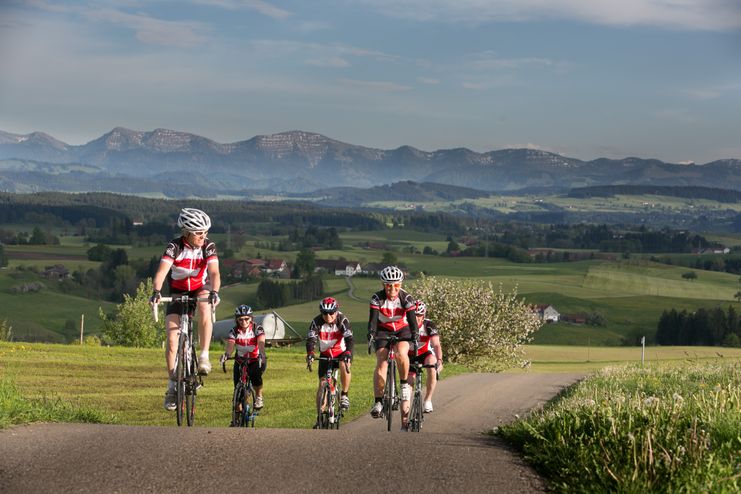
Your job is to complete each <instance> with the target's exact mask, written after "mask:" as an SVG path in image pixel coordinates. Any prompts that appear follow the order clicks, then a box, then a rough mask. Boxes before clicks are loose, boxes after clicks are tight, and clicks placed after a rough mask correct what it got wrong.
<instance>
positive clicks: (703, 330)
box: [656, 307, 741, 347]
mask: <svg viewBox="0 0 741 494" xmlns="http://www.w3.org/2000/svg"><path fill="white" fill-rule="evenodd" d="M656 343H658V344H659V345H687V346H728V347H741V322H740V321H739V315H738V313H737V312H736V310H735V309H734V308H733V307H728V310H727V311H726V310H724V309H722V308H721V307H715V308H713V309H705V308H700V309H697V310H696V311H694V312H688V311H687V310H682V311H678V310H677V309H674V308H672V309H671V310H665V311H664V312H662V314H661V317H660V318H659V322H658V325H657V328H656Z"/></svg>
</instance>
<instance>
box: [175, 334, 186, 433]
mask: <svg viewBox="0 0 741 494" xmlns="http://www.w3.org/2000/svg"><path fill="white" fill-rule="evenodd" d="M185 345H186V341H185V337H184V335H183V334H181V335H180V339H179V340H178V353H177V355H176V356H175V358H176V359H177V363H176V364H175V365H176V367H175V376H176V378H177V382H176V384H175V386H176V387H177V402H176V404H177V408H176V412H175V415H176V417H177V422H178V426H181V425H183V419H184V416H183V414H184V412H185V355H186V354H185Z"/></svg>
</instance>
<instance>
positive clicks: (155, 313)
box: [152, 295, 216, 324]
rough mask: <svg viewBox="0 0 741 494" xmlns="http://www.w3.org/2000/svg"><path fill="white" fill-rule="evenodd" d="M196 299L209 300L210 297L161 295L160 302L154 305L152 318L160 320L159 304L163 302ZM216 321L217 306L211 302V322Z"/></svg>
mask: <svg viewBox="0 0 741 494" xmlns="http://www.w3.org/2000/svg"><path fill="white" fill-rule="evenodd" d="M193 300H195V301H196V302H208V297H189V296H188V295H182V296H180V297H160V299H159V302H157V303H156V304H153V305H152V318H154V322H158V321H159V317H160V315H159V310H158V306H159V304H160V303H161V302H173V301H174V302H190V301H193ZM215 323H216V307H215V306H214V305H213V304H211V324H215Z"/></svg>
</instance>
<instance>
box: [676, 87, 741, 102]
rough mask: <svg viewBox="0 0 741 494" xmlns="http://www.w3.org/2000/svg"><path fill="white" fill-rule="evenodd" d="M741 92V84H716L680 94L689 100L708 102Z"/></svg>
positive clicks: (687, 90)
mask: <svg viewBox="0 0 741 494" xmlns="http://www.w3.org/2000/svg"><path fill="white" fill-rule="evenodd" d="M738 91H741V83H728V84H718V85H715V86H708V87H703V88H691V89H685V90H683V91H682V92H683V93H684V94H685V95H687V96H688V97H689V98H690V99H694V100H698V101H709V100H713V99H717V98H721V97H723V96H726V95H727V94H728V93H733V92H738Z"/></svg>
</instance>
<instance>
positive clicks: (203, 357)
mask: <svg viewBox="0 0 741 494" xmlns="http://www.w3.org/2000/svg"><path fill="white" fill-rule="evenodd" d="M201 358H202V359H204V360H208V352H201Z"/></svg>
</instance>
